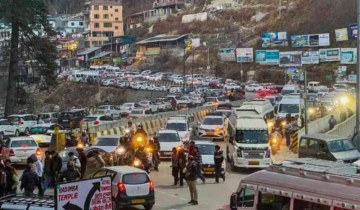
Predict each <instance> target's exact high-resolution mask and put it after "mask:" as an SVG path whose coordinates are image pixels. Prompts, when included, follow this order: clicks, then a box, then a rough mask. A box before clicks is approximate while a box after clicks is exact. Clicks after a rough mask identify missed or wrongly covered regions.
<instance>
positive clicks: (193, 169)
mask: <svg viewBox="0 0 360 210" xmlns="http://www.w3.org/2000/svg"><path fill="white" fill-rule="evenodd" d="M188 160H189V162H188V164H187V165H186V180H187V183H188V185H189V191H190V198H191V200H190V202H189V204H192V205H198V192H197V189H196V179H197V174H198V172H197V164H196V162H195V161H194V157H193V156H192V155H189V157H188Z"/></svg>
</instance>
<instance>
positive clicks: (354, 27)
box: [349, 23, 358, 39]
mask: <svg viewBox="0 0 360 210" xmlns="http://www.w3.org/2000/svg"><path fill="white" fill-rule="evenodd" d="M357 28H358V27H357V24H356V23H352V24H350V26H349V37H350V39H357V31H358V30H357Z"/></svg>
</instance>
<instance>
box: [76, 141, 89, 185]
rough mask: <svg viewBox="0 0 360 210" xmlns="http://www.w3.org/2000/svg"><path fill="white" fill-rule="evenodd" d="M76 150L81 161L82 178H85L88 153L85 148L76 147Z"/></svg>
mask: <svg viewBox="0 0 360 210" xmlns="http://www.w3.org/2000/svg"><path fill="white" fill-rule="evenodd" d="M76 151H77V152H78V154H79V161H80V165H81V166H80V179H84V178H85V174H86V166H87V158H86V155H85V153H84V149H83V148H80V147H78V148H76Z"/></svg>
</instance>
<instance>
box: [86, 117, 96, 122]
mask: <svg viewBox="0 0 360 210" xmlns="http://www.w3.org/2000/svg"><path fill="white" fill-rule="evenodd" d="M96 119H97V117H85V118H84V119H83V121H84V122H94V121H95V120H96Z"/></svg>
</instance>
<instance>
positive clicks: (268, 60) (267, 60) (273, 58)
mask: <svg viewBox="0 0 360 210" xmlns="http://www.w3.org/2000/svg"><path fill="white" fill-rule="evenodd" d="M256 62H258V63H260V64H261V65H279V50H256Z"/></svg>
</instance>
